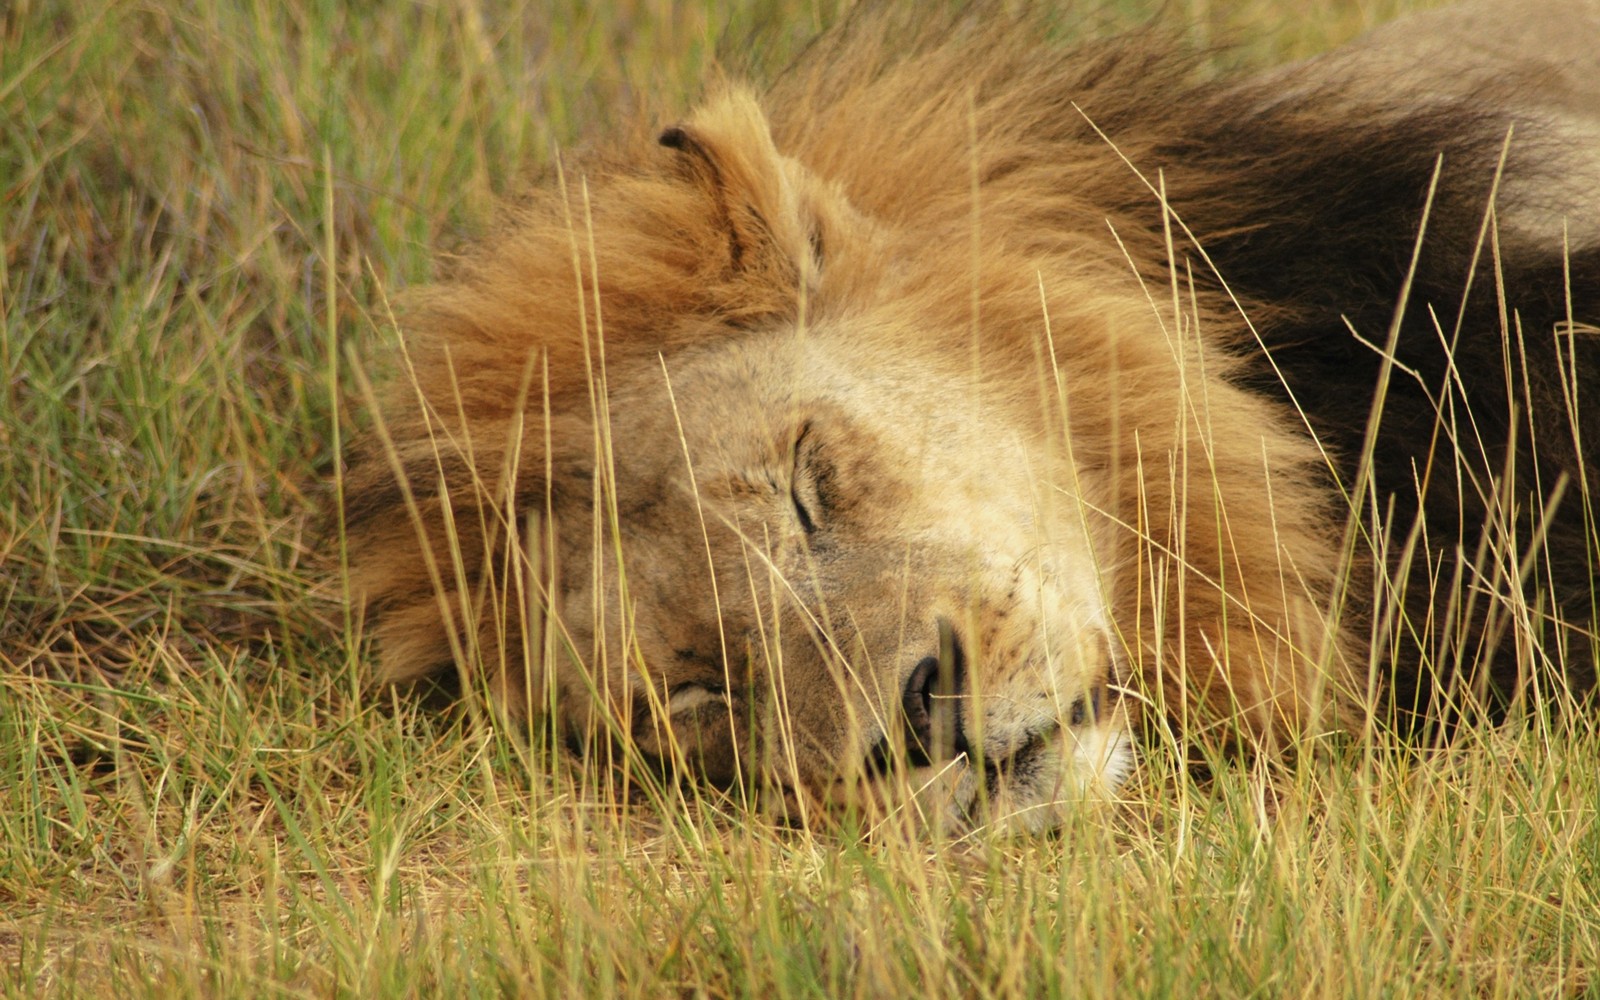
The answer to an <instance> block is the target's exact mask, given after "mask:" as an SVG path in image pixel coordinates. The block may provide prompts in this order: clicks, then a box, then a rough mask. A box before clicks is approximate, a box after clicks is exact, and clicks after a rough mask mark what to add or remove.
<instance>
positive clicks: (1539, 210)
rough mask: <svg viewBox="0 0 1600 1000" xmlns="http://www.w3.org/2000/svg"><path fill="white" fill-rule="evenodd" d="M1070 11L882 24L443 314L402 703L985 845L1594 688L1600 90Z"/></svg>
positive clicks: (371, 548)
mask: <svg viewBox="0 0 1600 1000" xmlns="http://www.w3.org/2000/svg"><path fill="white" fill-rule="evenodd" d="M1580 8H1581V9H1580ZM1547 9H1548V10H1550V11H1555V12H1557V13H1559V12H1561V11H1568V12H1570V13H1571V16H1570V17H1567V19H1566V21H1565V22H1563V24H1562V25H1561V27H1560V28H1559V29H1558V30H1556V31H1555V32H1554V34H1555V35H1563V36H1564V35H1570V34H1571V26H1572V25H1581V26H1583V27H1584V28H1585V29H1590V28H1593V27H1594V26H1595V24H1596V23H1597V22H1596V21H1595V20H1594V19H1593V18H1592V17H1589V15H1591V14H1592V10H1591V9H1590V7H1589V5H1587V4H1584V3H1579V4H1576V5H1574V4H1572V3H1553V4H1549V5H1547ZM1474 12H1475V13H1474ZM1585 12H1588V13H1585ZM1468 13H1469V14H1472V16H1489V14H1490V13H1492V5H1484V4H1479V5H1477V6H1476V7H1472V8H1469V10H1468ZM1430 16H1434V15H1423V17H1424V18H1426V17H1430ZM1585 17H1589V19H1588V20H1584V18H1585ZM1525 20H1526V21H1527V22H1528V23H1530V24H1532V23H1535V22H1538V19H1537V18H1532V19H1525ZM1415 23H1416V27H1415V28H1414V29H1410V30H1414V31H1415V32H1417V33H1419V34H1420V35H1421V36H1424V37H1430V38H1431V37H1435V35H1436V32H1434V31H1433V29H1434V28H1437V27H1439V26H1440V25H1441V24H1444V23H1445V22H1443V21H1434V22H1428V21H1426V20H1422V21H1417V22H1415ZM1463 23H1468V24H1476V22H1474V21H1472V20H1471V18H1470V17H1468V18H1467V19H1466V21H1465V22H1463ZM1061 25H1062V22H1061V20H1060V19H1059V18H1057V19H1055V20H1052V17H1051V15H1048V14H1041V13H1028V14H1021V15H1014V14H1007V13H1004V12H1002V11H1001V10H1000V9H999V5H993V6H987V5H983V4H979V5H977V6H976V7H969V8H965V9H962V10H960V11H955V12H952V13H946V14H929V13H927V12H921V13H918V14H915V15H913V14H911V13H910V12H908V11H905V10H899V9H896V8H894V7H892V6H890V5H881V6H877V7H869V8H866V9H862V10H858V11H857V12H855V13H854V14H852V15H850V16H848V17H846V18H845V19H844V20H843V22H841V24H839V25H838V26H836V27H834V28H833V29H830V30H828V31H827V32H825V33H824V34H823V35H822V36H820V37H819V38H818V39H817V40H816V41H814V42H813V43H812V44H811V45H810V46H809V47H808V49H807V50H806V52H805V54H804V55H803V56H802V57H801V58H800V59H799V61H798V62H796V63H795V64H794V65H792V66H790V67H788V68H787V69H786V70H785V71H784V72H783V73H782V74H780V75H779V76H778V78H777V79H776V80H775V81H774V82H773V83H771V84H770V85H769V86H768V87H766V88H765V89H757V88H756V87H754V86H752V85H751V84H748V83H744V82H738V81H736V80H732V79H730V78H721V79H718V80H716V81H714V82H713V83H712V84H710V85H709V90H708V94H707V97H706V99H705V100H704V101H703V103H702V104H701V105H700V106H699V107H698V109H697V110H695V111H693V112H692V113H690V114H688V115H687V116H684V117H682V118H681V119H679V120H678V123H677V124H672V125H669V126H667V127H665V128H664V129H660V128H657V129H655V130H649V131H646V130H640V131H637V132H635V133H632V134H629V135H626V136H624V137H622V138H620V139H618V140H615V141H613V142H611V143H610V144H603V145H601V146H600V147H599V148H597V149H596V150H595V151H593V152H591V153H589V154H587V155H586V156H585V157H584V158H582V159H580V160H578V161H575V162H570V163H566V164H564V165H563V166H562V168H561V169H560V170H559V171H558V172H557V173H556V174H554V175H553V176H552V177H551V178H549V179H548V181H547V182H546V183H545V184H544V185H543V186H542V187H541V188H539V189H538V190H536V191H535V192H533V193H532V194H531V195H529V196H528V197H527V198H526V199H525V200H523V201H521V202H518V203H517V204H516V205H515V206H514V207H511V208H509V209H508V210H507V214H506V218H505V220H504V222H503V224H502V225H501V226H500V227H499V228H498V230H497V231H495V232H493V233H491V234H489V235H488V236H486V237H484V238H483V239H482V240H481V241H480V242H478V243H476V244H474V245H473V246H472V247H470V248H469V249H468V250H467V251H465V252H464V253H463V254H461V255H460V256H459V257H458V258H457V259H455V260H454V261H453V262H452V263H451V265H450V268H449V271H448V273H447V275H446V276H445V277H443V278H442V279H440V280H439V281H437V282H436V283H435V284H433V285H431V286H428V287H425V288H423V289H421V290H419V291H417V292H416V293H414V294H413V295H412V297H411V299H410V305H409V308H408V310H407V312H406V314H405V320H404V323H403V325H404V328H405V333H406V340H405V348H404V351H403V352H402V355H401V358H400V361H399V362H398V363H397V365H396V370H397V374H396V375H395V377H394V378H392V379H391V380H390V381H389V382H388V383H387V385H386V387H385V388H384V389H383V390H382V391H381V393H380V394H379V397H378V404H377V406H376V409H375V416H374V420H373V425H372V428H371V430H370V431H368V432H366V433H365V435H364V436H362V437H360V438H359V439H358V440H357V441H356V442H355V443H353V444H352V446H351V447H350V449H349V451H348V455H347V469H346V472H345V478H344V488H343V504H344V506H343V511H342V516H343V526H344V530H345V532H346V539H347V545H348V561H349V579H350V583H351V585H352V589H353V591H354V593H355V594H356V595H357V596H358V599H359V601H360V602H361V606H362V607H363V608H364V609H365V621H366V624H367V627H368V629H369V631H370V635H371V637H372V639H373V641H374V644H375V649H376V657H377V665H378V670H379V672H380V673H381V676H382V678H383V679H384V680H386V681H388V682H391V683H404V682H410V681H415V680H418V679H421V678H425V677H430V676H436V675H439V674H441V673H444V674H456V675H458V676H459V677H460V678H461V679H462V680H464V681H465V682H466V683H467V684H469V685H473V686H477V687H480V688H481V689H483V690H485V691H487V692H488V693H489V695H490V697H491V698H492V699H493V701H494V703H495V705H496V706H497V707H498V709H499V710H500V711H501V712H502V713H503V714H504V716H505V717H507V718H509V719H512V720H521V721H522V722H527V723H531V722H534V721H536V720H544V721H545V722H547V723H548V724H550V725H552V726H554V727H555V729H556V731H557V732H558V733H559V734H560V735H561V738H562V739H563V741H564V742H565V744H566V745H567V746H568V747H570V748H571V749H572V750H573V751H574V752H576V753H578V754H580V755H584V754H594V753H597V752H599V751H600V750H601V749H602V748H606V749H607V752H610V751H613V750H616V749H617V748H623V749H624V750H625V751H626V753H627V754H630V755H633V756H634V757H636V758H637V759H640V760H644V761H647V762H651V763H652V764H654V765H659V766H661V767H663V768H666V769H668V770H670V771H671V772H672V773H685V774H693V775H694V776H696V777H697V778H699V779H701V780H704V781H706V782H709V783H710V784H712V785H715V786H719V787H725V788H746V789H755V790H757V791H758V792H759V794H760V796H761V798H762V799H763V801H766V802H769V803H773V804H775V805H776V807H777V808H778V809H779V810H780V811H781V812H782V813H783V814H785V815H788V816H797V817H800V818H801V819H806V818H808V817H810V816H813V815H828V814H830V813H832V812H833V811H835V810H837V809H839V808H850V807H852V806H860V805H861V804H862V803H869V802H870V803H878V804H880V805H884V804H887V806H888V807H890V808H902V807H904V808H908V809H910V810H912V811H914V812H916V813H917V814H918V815H919V816H922V817H923V818H924V819H925V820H926V821H927V822H930V823H937V824H941V825H942V826H943V827H944V828H947V829H954V830H962V829H970V828H973V827H977V826H981V825H984V824H990V823H992V824H996V825H999V826H1006V827H1011V828H1018V829H1026V830H1040V829H1047V828H1050V827H1053V826H1056V825H1058V824H1059V823H1061V822H1062V820H1063V818H1064V817H1065V816H1066V815H1067V814H1068V812H1069V811H1070V810H1071V809H1072V808H1074V806H1075V804H1076V803H1078V802H1080V801H1082V800H1083V799H1085V798H1086V797H1087V798H1093V797H1098V796H1102V795H1103V794H1105V793H1107V792H1110V791H1112V790H1114V789H1115V788H1117V787H1118V785H1119V784H1120V783H1121V782H1122V781H1124V779H1125V778H1126V777H1127V776H1128V774H1129V773H1130V772H1131V771H1132V770H1133V768H1134V767H1135V757H1136V748H1137V746H1138V745H1139V743H1140V735H1141V734H1142V733H1150V732H1164V731H1170V732H1172V733H1175V734H1177V736H1178V738H1179V739H1181V740H1184V741H1188V742H1191V743H1193V744H1195V745H1200V746H1212V747H1219V748H1225V749H1228V748H1231V749H1237V750H1242V751H1243V752H1246V753H1263V752H1264V753H1270V754H1274V755H1276V754H1281V753H1290V752H1293V751H1294V750H1295V748H1296V747H1299V746H1302V745H1304V744H1305V743H1306V741H1308V740H1315V739H1316V738H1318V737H1320V736H1321V735H1322V734H1325V733H1329V732H1338V731H1341V730H1350V729H1351V728H1353V727H1358V726H1361V725H1365V724H1366V721H1367V720H1369V719H1372V718H1377V717H1383V718H1387V719H1394V720H1400V719H1409V718H1421V719H1426V720H1431V721H1432V722H1433V723H1439V722H1445V723H1448V721H1449V720H1452V719H1456V718H1460V717H1463V716H1465V715H1466V714H1469V713H1479V712H1487V713H1490V714H1493V713H1495V712H1503V711H1504V710H1505V708H1506V707H1507V706H1508V705H1511V704H1513V703H1515V702H1517V701H1518V700H1519V699H1524V698H1526V697H1527V696H1528V695H1529V693H1530V692H1534V693H1537V692H1539V691H1544V690H1547V689H1548V688H1549V685H1551V684H1555V685H1559V686H1560V687H1561V689H1563V690H1568V691H1574V692H1582V691H1586V690H1589V689H1591V688H1592V687H1593V685H1594V658H1595V655H1596V650H1595V643H1594V636H1595V618H1596V616H1595V607H1594V601H1595V594H1596V593H1597V588H1596V587H1595V582H1596V581H1595V573H1594V568H1593V567H1594V565H1595V563H1594V558H1595V553H1596V544H1595V532H1594V530H1593V524H1592V520H1591V511H1592V509H1593V508H1592V506H1591V505H1590V501H1589V497H1590V496H1591V492H1592V490H1593V488H1594V487H1595V485H1597V484H1596V482H1595V479H1594V474H1593V472H1592V471H1591V470H1592V469H1593V467H1594V463H1593V459H1594V457H1595V449H1596V447H1597V442H1600V382H1597V381H1596V380H1595V378H1594V377H1592V376H1591V375H1590V374H1589V373H1591V372H1595V371H1597V370H1600V367H1597V365H1596V362H1597V358H1596V356H1595V354H1596V344H1597V343H1600V341H1597V338H1596V337H1595V336H1594V334H1595V332H1596V331H1595V328H1594V327H1593V326H1592V325H1586V324H1592V323H1593V322H1594V321H1595V319H1596V318H1597V316H1600V244H1597V243H1596V242H1595V241H1594V240H1593V239H1592V238H1591V237H1590V235H1589V234H1590V232H1591V230H1592V229H1593V228H1594V226H1595V223H1596V222H1597V219H1600V216H1597V207H1600V203H1597V201H1596V199H1595V197H1594V196H1593V192H1594V191H1595V190H1596V188H1595V187H1592V186H1590V185H1588V184H1585V183H1579V182H1578V181H1577V179H1578V178H1581V177H1583V176H1585V174H1584V171H1588V170H1592V169H1593V168H1594V167H1595V165H1596V162H1595V161H1596V158H1595V156H1594V155H1593V154H1592V147H1584V146H1583V145H1582V144H1581V143H1580V142H1578V141H1576V139H1575V138H1574V137H1575V136H1579V135H1580V134H1581V133H1582V129H1583V128H1584V127H1586V126H1585V123H1586V122H1587V123H1589V124H1592V123H1593V122H1594V121H1600V114H1596V115H1593V116H1590V117H1587V118H1586V117H1585V115H1587V114H1588V113H1589V112H1594V111H1595V110H1596V108H1597V106H1600V101H1594V100H1589V98H1592V97H1594V96H1595V95H1596V94H1597V93H1600V91H1596V90H1590V91H1588V92H1587V93H1585V92H1584V91H1583V90H1582V87H1583V86H1584V81H1585V80H1592V79H1593V78H1592V77H1586V76H1584V75H1583V74H1581V73H1569V72H1568V71H1567V69H1566V68H1565V64H1563V63H1561V62H1560V61H1559V59H1558V58H1557V57H1556V56H1550V57H1548V58H1545V59H1544V60H1543V61H1541V59H1540V58H1537V57H1535V56H1534V55H1531V54H1530V52H1532V51H1534V50H1535V49H1536V44H1535V43H1534V42H1533V41H1530V42H1529V43H1528V44H1527V45H1523V46H1521V47H1518V48H1517V51H1516V52H1515V53H1514V54H1512V55H1507V54H1505V53H1501V54H1499V55H1498V56H1497V57H1496V58H1495V59H1485V60H1483V61H1484V62H1485V63H1486V65H1485V66H1484V67H1483V68H1482V69H1481V71H1478V72H1473V73H1465V72H1461V71H1460V67H1450V66H1445V65H1437V64H1436V62H1428V63H1422V62H1418V61H1407V60H1406V59H1405V58H1403V56H1402V57H1398V58H1397V57H1396V55H1395V53H1396V52H1397V51H1403V48H1402V47H1401V46H1399V45H1397V44H1396V43H1395V41H1394V38H1395V37H1401V38H1404V37H1406V36H1405V35H1404V34H1403V33H1402V35H1400V36H1396V35H1394V34H1393V33H1392V32H1391V34H1390V35H1389V36H1386V37H1387V38H1388V40H1387V41H1386V40H1384V37H1385V36H1380V38H1379V40H1378V41H1375V42H1370V43H1367V45H1366V47H1365V48H1363V47H1362V46H1359V45H1358V46H1357V47H1356V48H1354V49H1351V50H1349V51H1347V52H1344V53H1340V54H1337V55H1336V56H1333V57H1325V58H1324V59H1321V60H1312V61H1310V62H1308V63H1305V64H1302V65H1298V66H1293V67H1289V68H1286V69H1280V70H1275V71H1272V72H1269V73H1267V74H1264V75H1260V76H1257V77H1254V78H1250V77H1246V78H1243V79H1238V78H1233V79H1214V78H1208V77H1207V75H1206V74H1205V73H1203V72H1201V68H1202V67H1201V66H1200V65H1199V61H1198V60H1197V59H1196V58H1194V57H1193V56H1192V55H1187V54H1185V53H1183V52H1182V51H1181V50H1180V48H1179V47H1177V46H1174V45H1172V44H1169V43H1168V42H1166V41H1164V40H1163V36H1162V33H1161V32H1160V31H1159V30H1152V29H1147V30H1144V31H1136V32H1133V33H1131V34H1123V35H1119V36H1115V37H1111V38H1102V39H1095V40H1089V41H1084V42H1081V43H1078V44H1073V45H1068V44H1065V43H1063V42H1060V41H1057V40H1054V39H1057V38H1059V36H1060V35H1061V34H1062V32H1061V30H1059V29H1060V28H1061ZM1474 30H1477V29H1476V28H1475V29H1474ZM1532 33H1534V32H1533V29H1532V28H1527V29H1525V30H1524V34H1527V35H1531V34H1532ZM1496 37H1500V38H1504V37H1507V36H1506V35H1505V34H1504V33H1502V34H1501V35H1499V36H1496ZM1587 39H1588V41H1587V42H1586V43H1585V44H1583V45H1580V46H1578V47H1577V49H1575V50H1573V51H1583V50H1585V49H1586V50H1587V52H1589V53H1591V54H1592V53H1593V52H1595V51H1600V47H1597V46H1595V45H1594V44H1592V43H1593V42H1595V41H1600V37H1597V35H1596V33H1591V34H1589V35H1588V36H1587ZM1467 62H1468V63H1469V64H1471V60H1470V59H1469V60H1467ZM1563 73H1566V74H1567V75H1566V76H1561V74H1563ZM1557 77H1560V79H1563V80H1567V81H1569V82H1571V81H1577V82H1576V83H1574V84H1573V85H1572V86H1571V87H1569V88H1568V89H1567V90H1564V91H1561V92H1560V94H1561V95H1562V96H1561V102H1565V103H1561V102H1557V101H1549V100H1543V98H1544V96H1545V95H1547V94H1549V93H1553V92H1554V91H1550V90H1548V89H1547V90H1541V89H1539V87H1538V86H1535V84H1541V82H1542V83H1545V84H1547V83H1548V82H1549V81H1550V80H1552V79H1556V78H1557ZM1401 87H1403V88H1404V91H1403V92H1404V96H1396V93H1395V88H1401ZM1558 104H1559V105H1560V106H1559V107H1558V106H1557V105H1558ZM1589 176H1592V175H1589Z"/></svg>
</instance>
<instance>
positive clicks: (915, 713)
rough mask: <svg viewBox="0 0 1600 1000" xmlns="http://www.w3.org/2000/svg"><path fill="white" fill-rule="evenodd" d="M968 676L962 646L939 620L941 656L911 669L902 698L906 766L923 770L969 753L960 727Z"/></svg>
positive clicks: (928, 658)
mask: <svg viewBox="0 0 1600 1000" xmlns="http://www.w3.org/2000/svg"><path fill="white" fill-rule="evenodd" d="M965 674H966V657H965V655H964V654H963V652H962V649H961V643H960V641H959V640H958V639H957V637H956V634H955V630H954V629H953V628H951V627H950V624H949V623H948V622H946V621H944V620H943V619H940V621H939V655H938V656H929V657H925V658H923V659H922V660H921V661H920V662H919V663H918V664H917V665H916V667H914V668H913V669H912V671H911V676H910V677H908V678H906V686H905V690H904V691H903V692H902V693H901V696H900V711H901V716H902V717H903V718H904V720H905V725H906V754H907V757H908V760H907V763H909V764H911V765H913V766H916V767H921V766H924V765H927V764H930V763H932V762H933V761H936V760H949V759H950V758H952V757H955V756H958V755H960V754H964V753H966V752H967V746H966V737H965V736H964V735H963V733H962V726H961V701H962V698H961V690H962V686H963V681H964V680H965Z"/></svg>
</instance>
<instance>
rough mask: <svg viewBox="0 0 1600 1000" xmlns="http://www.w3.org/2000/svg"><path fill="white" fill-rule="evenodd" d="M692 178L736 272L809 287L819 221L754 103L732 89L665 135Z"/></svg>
mask: <svg viewBox="0 0 1600 1000" xmlns="http://www.w3.org/2000/svg"><path fill="white" fill-rule="evenodd" d="M660 142H661V145H663V146H666V147H668V148H669V149H674V150H676V151H677V152H678V154H679V160H680V163H681V164H682V167H683V169H684V170H685V171H687V173H688V175H689V177H690V178H692V179H693V180H694V181H695V182H696V183H697V184H700V185H702V186H703V187H704V189H705V191H706V193H707V195H708V197H709V198H710V200H711V204H712V205H713V206H714V211H715V212H716V213H717V216H718V218H717V222H718V224H719V225H720V226H721V227H722V228H723V229H725V230H726V232H727V252H728V257H729V265H730V267H731V268H732V269H733V270H734V271H736V272H742V273H745V274H748V275H750V276H754V277H762V278H768V279H775V280H777V279H783V278H787V280H791V281H792V280H796V279H798V280H799V281H803V282H807V283H809V282H810V281H811V280H813V277H814V275H815V274H816V271H817V269H818V267H819V266H820V264H821V261H820V260H818V259H817V251H818V248H819V247H820V246H821V240H820V238H819V237H818V235H817V233H816V226H817V221H816V220H815V219H814V218H812V217H811V213H810V212H809V211H808V210H807V205H806V199H805V197H804V195H803V193H802V191H801V190H800V189H801V187H802V186H803V184H804V180H803V177H802V168H801V167H800V166H799V165H798V164H796V163H794V162H793V161H790V160H787V159H785V158H784V157H783V156H781V155H780V154H779V153H778V149H777V147H776V146H775V145H774V144H773V142H772V131H771V129H770V128H769V127H768V125H767V119H766V116H765V115H764V114H762V112H761V108H760V106H759V105H758V104H757V103H756V101H755V99H754V98H753V97H751V96H750V95H749V94H748V93H745V92H743V91H738V90H735V91H732V92H730V93H728V94H726V95H724V96H722V97H720V98H718V99H716V100H714V101H712V102H711V103H709V104H707V105H706V106H704V107H703V108H701V109H700V111H698V112H697V113H696V114H695V115H693V116H692V117H691V118H690V119H689V120H688V121H687V122H684V123H682V124H679V125H674V126H672V127H670V128H668V129H667V130H665V131H664V132H662V133H661V137H660Z"/></svg>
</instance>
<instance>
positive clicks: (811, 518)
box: [789, 423, 822, 535]
mask: <svg viewBox="0 0 1600 1000" xmlns="http://www.w3.org/2000/svg"><path fill="white" fill-rule="evenodd" d="M810 437H811V425H810V424H809V423H808V424H804V425H802V426H801V428H800V432H799V434H798V435H797V436H796V437H795V442H794V444H793V446H791V448H790V452H791V454H792V456H793V460H792V464H791V466H790V470H789V503H790V506H792V507H793V508H794V514H795V519H796V520H798V521H799V522H800V527H801V529H802V530H803V531H805V533H806V534H807V535H814V534H816V533H817V529H818V527H819V524H820V522H819V520H818V519H819V517H820V516H821V514H822V498H821V495H820V494H819V492H818V490H817V477H816V474H815V470H814V469H813V468H812V467H811V465H810V463H809V461H808V457H809V454H810V452H811V451H812V449H813V448H814V447H815V443H816V442H815V441H814V440H812V441H810V442H809V444H808V441H807V439H808V438H810Z"/></svg>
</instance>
